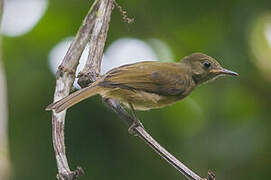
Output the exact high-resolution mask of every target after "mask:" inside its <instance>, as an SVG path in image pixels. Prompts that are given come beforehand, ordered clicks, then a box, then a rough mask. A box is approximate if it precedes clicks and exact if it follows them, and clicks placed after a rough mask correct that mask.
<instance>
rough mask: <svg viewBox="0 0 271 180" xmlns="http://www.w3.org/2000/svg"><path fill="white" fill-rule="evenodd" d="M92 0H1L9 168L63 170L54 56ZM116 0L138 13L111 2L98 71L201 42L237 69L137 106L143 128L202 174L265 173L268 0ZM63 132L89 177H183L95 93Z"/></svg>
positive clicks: (180, 52)
mask: <svg viewBox="0 0 271 180" xmlns="http://www.w3.org/2000/svg"><path fill="white" fill-rule="evenodd" d="M92 2H93V1H90V0H57V1H53V0H8V1H6V4H5V5H6V6H5V8H4V10H5V11H4V20H3V21H4V22H3V24H2V26H3V27H2V50H1V54H2V60H3V62H2V69H1V71H2V73H3V72H4V73H5V77H6V82H7V83H6V84H7V87H5V85H2V87H0V91H2V92H4V89H5V88H7V94H8V95H7V99H8V123H9V126H8V145H9V157H10V164H11V169H10V174H11V176H10V178H9V179H10V180H32V179H33V180H34V179H39V180H48V179H55V177H56V173H57V168H56V163H55V157H54V151H53V146H52V138H51V113H50V112H45V110H44V108H45V106H46V105H48V104H49V103H50V102H51V101H52V99H53V93H54V86H55V77H54V72H55V69H56V67H57V64H58V63H59V61H61V60H62V57H63V55H64V54H65V51H66V49H67V47H68V45H69V42H70V40H71V39H72V37H73V36H74V35H75V34H76V32H77V29H78V27H79V26H80V24H81V22H82V20H83V18H84V16H85V15H86V13H87V11H88V9H89V7H90V6H91V4H92ZM118 3H119V4H120V5H122V6H123V8H124V9H125V10H127V11H128V14H129V16H131V17H134V18H135V23H134V24H130V25H128V24H126V23H124V22H123V20H122V17H121V14H120V13H119V11H118V10H117V9H115V10H114V11H113V14H112V20H111V26H110V29H109V33H108V40H107V43H106V47H105V55H104V61H103V72H106V71H107V70H108V69H110V68H112V67H114V66H118V65H120V64H124V63H129V62H135V61H139V60H160V61H178V60H179V59H181V58H182V57H183V56H185V55H188V54H190V53H192V52H204V53H207V54H208V55H211V56H213V57H215V58H216V59H218V61H219V62H220V63H221V64H222V65H223V66H224V67H226V68H229V69H231V70H234V71H236V72H238V73H239V74H240V76H239V77H238V78H233V77H223V78H220V79H219V80H217V81H215V82H212V83H209V84H207V85H203V86H200V87H199V88H197V89H196V90H195V91H194V92H193V93H192V94H191V95H190V96H189V97H188V98H186V99H185V100H183V101H181V102H179V103H177V104H175V105H172V106H170V107H166V108H163V109H159V110H151V111H148V112H139V113H138V115H139V117H140V118H141V119H142V121H143V124H144V126H145V128H146V129H147V130H148V131H149V132H150V133H151V134H152V135H153V137H154V138H155V139H157V140H158V141H159V142H160V143H161V144H162V145H163V146H164V147H166V148H167V149H168V150H169V151H170V152H171V153H173V154H174V155H176V157H177V158H179V159H180V160H181V161H182V162H184V163H185V164H186V165H187V166H188V167H190V168H192V169H193V170H194V171H196V172H197V173H198V174H200V175H201V176H203V177H204V176H206V174H207V171H208V170H209V169H210V170H212V171H214V172H215V174H216V175H217V179H219V180H227V179H228V180H229V179H239V180H241V179H246V180H249V179H269V178H270V167H271V143H270V142H271V141H270V137H271V1H270V0H246V1H244V0H228V1H213V0H205V1H195V0H189V1H188V0H168V1H165V0H149V1H145V0H129V1H124V0H118ZM85 54H87V53H85ZM85 57H86V55H83V57H82V63H81V65H83V60H84V58H85ZM75 86H76V84H75ZM2 111H3V110H2ZM0 118H1V117H0ZM1 120H2V121H3V120H4V119H3V118H2V119H0V121H1ZM2 126H3V127H2V129H4V125H3V123H2ZM2 132H3V130H2ZM65 132H66V134H65V135H66V137H65V141H66V150H67V155H68V158H69V163H70V166H71V168H72V169H74V168H75V167H76V166H77V165H80V166H82V167H83V169H84V170H85V172H86V175H85V176H83V177H82V180H83V179H85V180H86V179H100V180H108V179H118V180H124V179H125V180H126V179H129V180H138V179H156V180H165V179H185V178H184V177H183V176H182V175H180V174H179V173H178V172H177V171H176V170H175V169H174V168H172V167H171V166H170V165H168V164H167V163H166V162H165V161H164V160H162V159H161V158H160V157H159V156H158V155H157V154H155V153H154V152H153V151H152V150H151V149H150V148H149V147H148V146H147V145H145V144H144V143H143V142H141V141H140V140H139V139H138V138H134V137H132V136H130V135H129V134H128V132H127V127H126V126H125V125H124V123H122V121H120V120H119V119H118V118H117V116H116V115H115V114H114V113H113V112H111V110H109V109H108V108H107V107H106V106H104V104H103V103H102V102H101V98H100V97H94V98H91V99H89V100H86V101H84V102H82V103H80V104H78V105H76V106H74V107H73V108H71V109H69V110H68V113H67V118H66V129H65ZM0 134H1V133H0ZM5 154H6V156H7V157H8V155H7V154H8V153H5ZM0 161H1V158H0ZM2 162H4V161H2ZM0 176H1V175H0Z"/></svg>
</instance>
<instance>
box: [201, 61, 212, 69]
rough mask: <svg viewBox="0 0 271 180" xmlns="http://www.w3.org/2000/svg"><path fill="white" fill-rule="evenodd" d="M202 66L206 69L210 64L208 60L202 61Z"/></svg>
mask: <svg viewBox="0 0 271 180" xmlns="http://www.w3.org/2000/svg"><path fill="white" fill-rule="evenodd" d="M203 66H204V67H205V68H206V69H208V68H209V67H210V66H211V63H210V62H209V61H205V62H204V63H203Z"/></svg>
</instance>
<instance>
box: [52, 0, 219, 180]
mask: <svg viewBox="0 0 271 180" xmlns="http://www.w3.org/2000/svg"><path fill="white" fill-rule="evenodd" d="M113 6H114V0H95V2H94V4H93V5H92V7H91V9H90V10H89V12H88V14H87V16H86V17H85V19H84V21H83V24H82V25H81V27H80V29H79V31H78V32H77V35H76V37H75V39H74V40H73V42H72V44H71V46H70V48H69V50H68V51H67V53H66V55H65V57H64V59H63V61H62V64H61V65H60V66H59V69H58V72H57V75H56V89H55V95H54V101H57V100H59V99H61V98H63V97H65V96H67V95H68V94H69V92H70V89H71V87H72V84H73V82H74V78H75V70H76V67H77V65H78V63H79V58H80V56H81V54H82V52H83V50H84V49H85V46H86V44H87V42H88V41H89V44H90V51H89V56H88V61H87V63H86V66H85V68H84V69H83V71H82V72H81V73H80V74H79V77H80V78H79V81H78V82H79V84H80V85H81V87H85V86H87V85H88V84H89V83H91V82H93V81H95V80H96V79H97V77H98V76H99V75H100V66H101V60H102V53H103V49H104V45H105V42H106V37H107V31H108V28H109V21H110V16H111V12H112V9H113ZM105 102H106V103H107V104H108V105H109V107H111V108H112V109H113V110H114V111H115V112H116V113H117V114H118V116H119V117H120V118H121V119H122V120H123V121H124V122H125V123H126V124H127V125H128V126H131V125H132V123H133V120H132V119H131V117H130V116H129V115H128V113H127V112H126V111H125V110H124V109H123V108H122V106H121V105H120V104H119V103H118V102H117V101H115V100H114V99H107V100H105ZM65 114H66V111H64V112H61V113H55V112H53V115H52V125H53V144H54V150H55V154H56V161H57V167H58V173H59V174H58V179H60V180H75V179H77V178H78V177H79V176H80V175H82V173H83V171H82V169H81V168H77V170H76V171H71V170H70V168H69V165H68V161H67V157H66V153H65V144H64V124H65ZM135 133H136V134H137V135H138V136H139V137H140V138H141V139H142V140H143V141H144V142H146V143H147V144H148V145H149V146H150V147H151V148H153V149H154V150H155V151H156V152H157V153H158V154H159V155H160V156H161V157H163V158H164V159H165V160H166V161H167V162H169V163H170V164H171V165H172V166H173V167H175V168H176V169H177V170H178V171H180V172H181V173H182V174H183V175H185V176H186V177H187V179H191V180H203V179H202V178H201V177H199V176H198V175H197V174H195V173H194V172H192V171H191V170H190V169H188V168H187V167H186V166H185V165H184V164H182V163H181V162H180V161H178V160H177V159H176V158H175V157H174V156H172V155H171V154H170V153H169V152H168V151H166V150H165V149H164V148H163V147H162V146H160V145H159V144H158V143H157V142H156V141H155V140H154V139H153V138H152V137H151V136H150V135H149V134H148V133H147V132H146V131H145V129H144V128H142V127H136V128H135ZM209 174H211V175H213V174H212V173H209ZM211 175H210V176H209V175H208V180H214V176H211Z"/></svg>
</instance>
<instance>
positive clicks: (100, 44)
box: [78, 0, 215, 180]
mask: <svg viewBox="0 0 271 180" xmlns="http://www.w3.org/2000/svg"><path fill="white" fill-rule="evenodd" d="M101 1H102V2H104V3H105V4H106V2H109V4H110V3H111V4H110V5H112V6H113V4H112V2H113V0H101ZM115 4H116V3H115ZM116 5H117V4H116ZM117 7H118V8H119V9H121V8H120V6H119V5H117ZM110 14H111V12H108V13H104V14H103V15H102V16H100V17H98V19H99V20H97V21H96V22H97V24H96V25H95V26H94V29H93V33H92V35H91V40H90V51H89V56H88V60H87V63H86V65H85V67H84V69H83V71H82V72H80V75H79V80H78V82H79V84H80V86H81V87H86V86H88V85H89V84H90V83H91V82H94V81H95V80H96V79H97V78H98V77H99V75H100V66H101V61H102V53H103V49H104V45H105V42H106V37H107V31H108V28H109V21H110ZM101 18H103V19H101ZM104 102H105V103H106V104H107V105H108V106H109V107H110V108H111V109H113V110H114V112H116V113H117V115H118V116H119V117H120V118H121V119H122V120H123V121H124V122H125V123H126V124H127V125H128V127H130V126H131V125H132V124H133V119H132V118H131V117H130V116H129V114H128V113H127V112H126V111H125V109H124V108H123V107H122V106H121V105H120V104H119V102H117V101H116V100H114V99H106V100H104ZM134 131H135V133H136V135H137V136H139V137H140V138H141V139H142V140H143V141H144V142H145V143H147V144H148V145H149V146H150V147H151V148H152V149H153V150H155V151H156V153H158V154H159V155H160V156H161V157H162V158H163V159H165V160H166V161H167V162H168V163H169V164H171V165H172V166H173V167H174V168H175V169H177V170H178V171H179V172H181V173H182V174H183V175H184V176H185V177H186V178H187V179H190V180H203V178H201V177H200V176H198V175H197V174H195V173H194V172H193V171H191V170H190V169H189V168H187V167H186V166H185V165H184V164H183V163H181V162H180V161H179V160H178V159H176V158H175V157H174V156H173V155H171V154H170V153H169V152H168V151H167V150H166V149H164V148H163V147H162V146H161V145H160V144H159V143H157V142H156V141H155V140H154V139H153V138H152V137H151V136H150V135H149V134H148V133H147V132H146V131H145V129H144V128H143V127H141V126H138V127H135V130H134ZM210 174H212V175H213V173H208V180H215V179H214V176H211V175H210Z"/></svg>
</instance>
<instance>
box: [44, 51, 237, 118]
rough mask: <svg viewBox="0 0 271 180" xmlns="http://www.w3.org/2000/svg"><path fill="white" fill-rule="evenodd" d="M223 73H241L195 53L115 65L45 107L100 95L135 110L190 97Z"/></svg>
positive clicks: (64, 105) (63, 105)
mask: <svg viewBox="0 0 271 180" xmlns="http://www.w3.org/2000/svg"><path fill="white" fill-rule="evenodd" d="M221 75H232V76H238V74H237V73H236V72H233V71H230V70H227V69H224V68H222V67H221V66H220V64H219V63H218V62H217V61H216V60H215V59H214V58H212V57H210V56H207V55H205V54H203V53H193V54H191V55H190V56H186V57H184V58H183V59H182V60H181V61H180V62H178V63H171V62H168V63H165V62H155V61H145V62H138V63H134V64H128V65H124V66H120V67H117V68H114V69H112V70H110V71H109V72H107V73H106V74H105V75H103V76H101V77H100V78H99V79H98V80H97V81H95V82H94V83H93V84H91V85H90V86H89V87H86V88H83V89H81V90H78V91H76V92H74V93H72V94H70V95H69V96H67V97H65V98H63V99H61V100H60V101H57V102H55V103H53V104H50V105H49V106H48V107H47V108H46V110H54V111H55V112H56V113H58V112H61V111H63V110H65V109H67V108H69V107H71V106H73V105H74V104H76V103H78V102H80V101H82V100H84V99H86V98H89V97H91V96H93V95H96V94H100V95H101V96H102V97H103V98H113V99H116V100H118V101H119V102H121V103H122V104H124V105H125V106H127V107H129V108H131V109H132V112H133V114H134V115H135V111H134V110H149V109H153V108H162V107H164V106H168V105H171V104H173V103H175V102H177V101H179V100H181V99H183V98H184V97H186V96H188V95H189V94H190V93H191V92H192V91H193V89H194V88H195V87H197V86H198V85H200V84H202V83H205V82H207V81H210V80H214V79H215V78H217V77H219V76H221Z"/></svg>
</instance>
